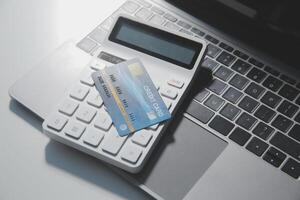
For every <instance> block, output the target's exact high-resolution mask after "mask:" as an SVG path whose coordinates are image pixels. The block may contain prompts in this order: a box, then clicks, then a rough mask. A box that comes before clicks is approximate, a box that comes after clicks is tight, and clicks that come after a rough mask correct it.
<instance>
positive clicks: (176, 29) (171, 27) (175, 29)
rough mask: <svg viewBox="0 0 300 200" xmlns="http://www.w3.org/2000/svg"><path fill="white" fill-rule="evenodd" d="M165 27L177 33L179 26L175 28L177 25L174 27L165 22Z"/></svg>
mask: <svg viewBox="0 0 300 200" xmlns="http://www.w3.org/2000/svg"><path fill="white" fill-rule="evenodd" d="M165 27H167V28H168V29H171V30H174V31H178V30H179V29H180V27H179V26H177V25H175V24H173V23H171V22H167V23H166V24H165Z"/></svg>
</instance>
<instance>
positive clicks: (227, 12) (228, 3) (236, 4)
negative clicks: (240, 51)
mask: <svg viewBox="0 0 300 200" xmlns="http://www.w3.org/2000/svg"><path fill="white" fill-rule="evenodd" d="M168 2H170V3H172V4H175V5H176V6H177V7H179V8H181V9H183V10H185V11H187V12H188V13H190V14H192V15H194V16H195V17H198V18H199V19H200V20H202V21H204V22H206V23H207V24H209V25H211V26H213V27H214V28H217V29H219V30H221V31H222V32H225V33H226V34H229V35H230V36H233V37H234V38H237V39H239V40H241V41H243V42H245V43H246V44H247V45H250V46H252V47H254V48H256V49H259V50H260V51H263V52H265V53H267V54H269V55H271V56H272V57H275V58H277V59H279V60H281V61H282V62H284V63H286V64H289V65H292V66H295V67H298V68H299V69H300V67H299V65H298V59H297V57H298V52H299V51H300V23H299V21H298V19H300V12H299V9H300V6H299V5H300V4H299V3H298V2H297V1H284V0H275V1H272V3H270V1H268V0H168Z"/></svg>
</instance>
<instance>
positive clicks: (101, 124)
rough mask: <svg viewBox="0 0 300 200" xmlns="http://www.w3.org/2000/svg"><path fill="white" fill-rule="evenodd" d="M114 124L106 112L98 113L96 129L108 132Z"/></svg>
mask: <svg viewBox="0 0 300 200" xmlns="http://www.w3.org/2000/svg"><path fill="white" fill-rule="evenodd" d="M111 124H112V120H111V118H110V116H109V115H108V114H107V112H105V111H101V112H99V113H98V115H97V116H96V119H95V124H94V125H95V127H96V128H100V129H102V130H105V131H107V130H108V129H109V128H110V126H111Z"/></svg>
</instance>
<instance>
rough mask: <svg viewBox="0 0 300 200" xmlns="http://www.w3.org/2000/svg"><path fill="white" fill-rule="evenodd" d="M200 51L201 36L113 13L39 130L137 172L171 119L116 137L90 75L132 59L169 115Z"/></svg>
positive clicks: (197, 63) (194, 71) (187, 83)
mask: <svg viewBox="0 0 300 200" xmlns="http://www.w3.org/2000/svg"><path fill="white" fill-rule="evenodd" d="M205 50H206V44H205V41H203V40H202V39H200V38H195V37H191V36H187V35H184V34H181V33H178V32H174V31H172V30H162V27H159V26H157V25H154V24H150V23H149V22H145V21H142V20H138V19H136V18H132V17H130V16H127V15H120V16H118V17H117V18H116V21H115V22H114V24H113V26H112V28H111V29H110V31H109V33H108V34H107V36H106V38H105V39H104V42H103V44H102V46H101V47H100V48H99V50H97V51H96V52H94V54H93V57H92V58H91V61H90V62H89V63H87V65H86V67H84V69H83V71H82V73H81V74H80V76H79V77H78V80H77V81H76V82H74V83H73V84H72V85H71V86H70V88H69V90H67V91H66V92H65V94H64V95H63V97H62V98H61V100H60V101H59V102H58V104H57V106H56V107H54V108H53V110H52V112H51V113H50V114H49V115H48V116H47V117H46V119H45V121H44V122H43V132H44V133H45V134H46V135H48V136H49V137H50V138H51V139H54V140H57V141H59V142H61V143H64V144H66V145H69V146H71V147H73V148H76V149H78V150H80V151H82V152H85V153H87V154H89V155H91V156H94V157H96V158H98V159H100V160H102V161H104V162H106V163H109V164H112V165H114V166H116V167H119V168H121V169H123V170H125V171H128V172H131V173H137V172H139V171H140V170H141V169H142V167H143V166H144V164H145V163H146V161H147V159H148V158H149V156H150V154H151V152H152V151H153V149H154V147H155V145H156V144H157V143H158V141H159V139H160V137H161V136H162V134H163V133H164V132H165V130H166V128H167V126H168V124H169V122H170V120H172V118H171V119H170V120H168V121H165V122H162V123H159V124H155V125H152V126H150V127H147V128H145V129H142V130H139V131H136V132H134V133H132V134H130V135H126V136H122V137H121V136H119V135H118V132H117V130H116V128H115V127H114V124H113V122H112V120H111V118H110V116H109V114H108V112H107V111H106V108H105V105H104V104H103V100H102V99H101V96H100V94H99V92H98V91H97V89H96V88H95V84H94V82H93V79H92V77H91V74H92V73H93V72H95V71H96V70H99V69H102V68H104V67H109V66H112V65H114V64H117V63H120V62H123V61H125V60H129V59H133V58H138V59H139V60H141V62H142V63H143V65H144V66H145V68H146V70H147V72H148V74H149V75H150V77H151V79H152V80H153V82H154V84H155V85H156V87H157V90H158V92H159V94H160V95H161V96H162V99H163V100H164V102H165V104H166V106H167V108H168V109H169V111H170V113H171V115H172V117H173V116H174V115H175V113H176V111H177V110H178V107H179V105H180V104H181V103H182V101H183V100H184V98H185V96H186V94H187V91H188V89H189V88H190V86H191V84H192V82H193V80H194V79H195V76H196V75H197V73H198V71H199V68H200V67H201V65H200V63H201V60H202V58H203V55H204V54H205Z"/></svg>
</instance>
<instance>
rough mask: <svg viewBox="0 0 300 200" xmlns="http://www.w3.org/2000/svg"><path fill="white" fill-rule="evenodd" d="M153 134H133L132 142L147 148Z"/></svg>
mask: <svg viewBox="0 0 300 200" xmlns="http://www.w3.org/2000/svg"><path fill="white" fill-rule="evenodd" d="M152 137H153V136H152V134H151V133H150V132H149V131H144V130H141V131H138V132H136V133H134V134H133V136H132V142H134V143H136V144H138V145H141V146H143V147H146V146H147V145H148V143H149V142H150V140H151V139H152Z"/></svg>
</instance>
